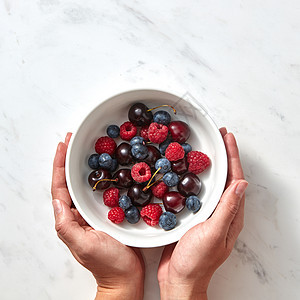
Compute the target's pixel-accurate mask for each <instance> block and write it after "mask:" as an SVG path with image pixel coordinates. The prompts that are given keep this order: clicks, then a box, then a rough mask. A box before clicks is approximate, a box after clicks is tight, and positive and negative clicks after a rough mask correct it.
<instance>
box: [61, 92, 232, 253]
mask: <svg viewBox="0 0 300 300" xmlns="http://www.w3.org/2000/svg"><path fill="white" fill-rule="evenodd" d="M137 92H161V93H165V94H170V95H172V96H175V97H178V98H179V99H180V98H182V99H183V100H185V101H189V100H186V99H184V98H183V97H179V96H178V95H177V94H176V93H174V92H172V91H169V90H166V89H161V88H159V89H155V88H137V89H129V90H128V89H126V90H124V91H119V92H117V93H115V94H111V96H108V97H107V96H106V93H104V94H105V97H102V98H101V99H99V100H98V102H97V105H95V106H93V108H92V109H89V110H88V113H87V114H85V117H83V118H82V119H81V120H79V121H78V125H77V126H76V128H75V129H76V130H74V132H73V133H72V136H71V139H70V141H69V145H68V148H67V154H66V160H65V175H66V183H67V187H68V190H69V194H70V196H71V199H72V201H73V203H74V205H75V207H76V209H77V210H78V212H79V213H80V215H81V216H82V217H83V218H84V219H85V220H86V221H87V223H88V224H89V225H90V226H91V227H93V228H94V227H97V226H94V224H93V222H92V221H91V220H90V218H89V217H88V216H87V214H86V213H85V212H84V211H83V209H82V208H81V205H80V204H79V203H78V201H77V199H76V197H75V194H74V192H73V188H72V183H71V179H70V156H71V152H72V145H73V142H74V140H75V139H76V135H77V133H78V132H79V130H80V128H81V127H82V126H83V124H84V123H85V122H86V120H87V119H88V118H89V117H90V115H91V114H93V113H94V111H95V110H97V109H98V107H99V106H100V105H102V104H103V103H105V102H108V101H110V100H111V99H112V98H116V97H118V96H121V95H123V94H128V93H137ZM192 104H193V106H197V108H198V109H199V110H200V113H201V114H202V115H203V116H204V117H205V119H206V120H207V121H208V122H209V123H210V124H211V125H212V128H213V129H214V132H215V133H216V136H218V138H219V139H221V141H222V143H220V147H221V148H222V149H221V151H222V152H223V154H224V153H225V156H226V159H224V161H223V164H224V169H223V170H222V171H223V174H222V175H223V178H224V185H223V186H220V187H219V188H218V191H217V193H216V194H217V195H219V196H218V200H217V201H216V203H214V204H215V205H214V208H212V209H211V211H210V213H209V214H208V215H205V220H206V219H208V218H209V217H210V215H211V214H212V213H213V211H214V210H215V208H216V207H217V205H218V203H219V201H220V198H221V195H222V193H223V191H224V188H225V185H226V178H227V172H228V162H227V154H226V148H225V144H224V141H223V138H222V135H221V133H220V131H219V128H218V126H217V124H216V122H215V121H214V120H213V119H212V118H211V116H210V115H209V113H208V112H207V110H206V108H205V107H204V106H203V105H201V104H200V103H199V102H198V101H197V102H196V103H194V102H193V103H192ZM196 225H197V224H195V225H193V226H192V227H194V226H196ZM171 232H172V231H168V233H171ZM185 233H186V231H185V232H183V233H182V232H181V233H180V234H177V235H176V237H175V235H174V234H173V235H172V234H171V235H169V236H172V238H167V237H166V238H165V239H164V241H163V242H156V243H155V242H153V240H152V239H149V242H146V243H145V242H143V244H140V243H132V242H131V243H128V242H126V241H123V240H121V238H117V237H116V236H113V235H111V234H110V233H107V234H109V235H110V236H111V237H112V238H114V239H117V240H119V241H120V242H121V243H123V244H125V245H127V246H131V247H139V248H153V247H160V246H165V245H168V244H172V243H174V242H177V241H178V240H179V239H180V238H181V237H182V236H183V235H184V234H185ZM118 237H119V236H118Z"/></svg>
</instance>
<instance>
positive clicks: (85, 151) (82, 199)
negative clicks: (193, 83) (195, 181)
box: [66, 90, 227, 247]
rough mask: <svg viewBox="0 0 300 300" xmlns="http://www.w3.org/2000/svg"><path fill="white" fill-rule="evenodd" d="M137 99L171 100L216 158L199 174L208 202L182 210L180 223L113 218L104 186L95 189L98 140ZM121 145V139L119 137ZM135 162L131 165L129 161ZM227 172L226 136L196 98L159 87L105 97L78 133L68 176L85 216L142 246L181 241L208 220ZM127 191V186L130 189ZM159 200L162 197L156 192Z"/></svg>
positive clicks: (194, 138)
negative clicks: (91, 180) (166, 225)
mask: <svg viewBox="0 0 300 300" xmlns="http://www.w3.org/2000/svg"><path fill="white" fill-rule="evenodd" d="M135 102H143V103H145V104H146V105H147V106H148V107H149V108H151V107H155V106H158V105H161V104H170V105H172V106H174V107H175V108H176V110H177V114H176V115H174V114H173V113H172V110H171V109H169V108H168V107H165V108H162V109H164V110H167V111H169V112H170V113H171V115H172V120H177V119H178V120H182V121H184V122H186V123H188V124H189V126H190V129H191V136H190V138H189V140H188V141H187V142H188V143H190V144H191V145H192V147H193V150H199V151H202V152H204V153H206V154H207V155H208V156H209V157H210V159H211V166H210V168H209V169H208V170H206V171H205V172H203V173H202V174H199V175H198V177H199V178H200V179H201V181H202V184H203V186H202V190H201V192H200V194H199V198H200V199H201V201H202V208H201V209H200V211H199V212H198V213H196V214H193V213H190V212H189V211H188V210H187V209H186V208H185V209H184V210H183V211H182V212H180V213H179V214H177V226H176V227H175V228H174V229H173V230H170V231H164V230H163V229H161V228H160V227H158V226H156V227H150V226H148V225H147V224H146V223H145V222H143V221H142V220H140V221H139V222H138V223H137V224H130V223H128V222H126V220H125V221H124V222H123V223H122V224H119V225H116V224H113V223H112V222H111V221H109V220H108V219H107V213H108V211H109V208H108V207H107V206H105V205H104V204H103V201H102V194H103V193H102V192H101V191H95V192H93V191H92V188H91V187H90V186H89V184H88V181H87V178H88V175H89V174H90V172H91V171H92V170H91V169H90V168H89V166H88V164H87V160H88V157H89V156H90V155H91V154H92V153H95V150H94V145H95V142H96V140H97V139H98V138H99V137H101V136H104V135H106V128H107V126H109V125H111V124H117V125H119V126H120V125H121V124H122V123H123V122H125V121H127V120H128V115H127V114H128V110H129V108H130V106H131V105H132V104H133V103H135ZM116 143H117V145H118V144H120V143H121V139H119V138H118V139H116ZM128 168H130V167H128ZM226 176H227V156H226V150H225V147H224V143H223V140H222V137H221V135H220V133H219V130H218V128H217V127H216V125H215V124H214V122H213V121H212V120H211V118H210V117H209V115H208V114H207V113H206V112H205V111H203V109H202V108H201V106H199V105H198V104H197V103H195V101H194V102H193V103H192V101H189V100H185V99H182V98H180V97H178V96H176V95H173V94H171V93H168V92H163V91H157V90H134V91H129V92H125V93H122V94H118V95H116V96H114V97H112V98H110V99H107V100H105V101H102V102H101V103H100V104H99V105H98V106H97V107H96V108H95V109H94V110H92V111H91V112H90V113H89V115H88V116H87V117H86V118H85V119H84V120H83V121H82V122H81V124H80V126H79V127H78V130H77V131H76V132H75V133H74V134H73V136H72V139H71V141H70V145H69V147H68V153H67V159H66V178H67V185H68V188H69V191H70V195H71V197H72V199H73V201H74V204H75V206H76V208H77V209H78V211H79V212H80V214H81V215H82V216H83V218H84V219H85V220H86V221H87V222H88V223H89V224H90V225H91V226H92V227H94V228H95V229H96V230H101V231H104V232H106V233H107V234H109V235H111V236H112V237H114V238H115V239H117V240H119V241H120V242H122V243H124V244H126V245H129V246H136V247H156V246H162V245H166V244H169V243H172V242H175V241H177V240H178V239H180V237H181V236H182V235H183V234H184V233H185V232H186V231H187V230H188V229H190V228H191V227H193V226H194V225H196V224H198V223H199V222H203V221H205V220H206V219H207V218H208V217H209V216H210V215H211V213H212V212H213V210H214V209H215V207H216V205H217V203H218V201H219V199H220V196H221V194H222V191H223V189H224V185H225V181H226ZM126 192H127V191H125V190H124V191H121V194H125V193H126ZM153 202H154V203H161V200H159V199H156V198H154V201H153Z"/></svg>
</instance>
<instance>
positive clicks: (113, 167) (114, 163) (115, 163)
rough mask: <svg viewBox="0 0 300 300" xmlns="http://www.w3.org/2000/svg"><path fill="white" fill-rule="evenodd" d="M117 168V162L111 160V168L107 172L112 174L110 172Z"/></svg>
mask: <svg viewBox="0 0 300 300" xmlns="http://www.w3.org/2000/svg"><path fill="white" fill-rule="evenodd" d="M118 166H119V163H118V161H117V160H116V159H115V158H113V159H112V163H111V167H110V168H109V169H108V170H109V171H110V172H111V173H112V172H114V171H116V170H117V169H118Z"/></svg>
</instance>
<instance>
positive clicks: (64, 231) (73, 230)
mask: <svg viewBox="0 0 300 300" xmlns="http://www.w3.org/2000/svg"><path fill="white" fill-rule="evenodd" d="M52 205H53V209H54V216H55V229H56V231H57V235H58V236H59V238H60V239H61V240H62V241H64V242H65V244H67V246H68V247H70V248H74V247H75V246H76V244H77V241H80V240H81V239H82V237H83V235H84V234H85V230H84V229H83V228H82V227H81V226H80V225H79V224H78V222H77V221H76V218H75V216H74V215H73V213H72V211H71V209H70V207H69V206H68V205H67V204H66V203H65V202H64V201H61V200H58V199H54V200H53V201H52Z"/></svg>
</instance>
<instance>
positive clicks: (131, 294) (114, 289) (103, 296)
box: [95, 280, 144, 300]
mask: <svg viewBox="0 0 300 300" xmlns="http://www.w3.org/2000/svg"><path fill="white" fill-rule="evenodd" d="M143 295H144V285H143V284H138V283H137V282H135V281H134V280H133V281H132V282H131V283H130V284H114V285H113V286H107V285H102V284H98V286H97V295H96V298H95V300H110V299H118V300H119V299H120V300H127V299H132V300H141V299H143Z"/></svg>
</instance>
